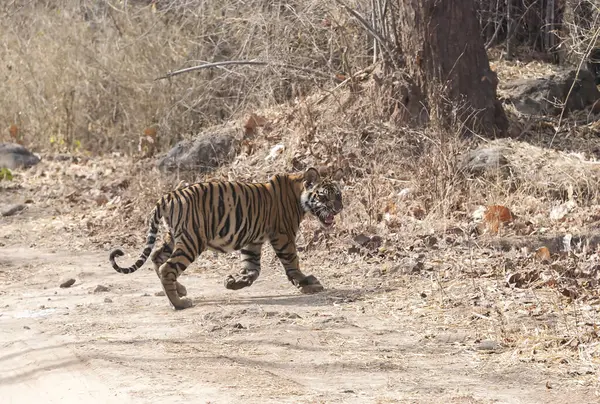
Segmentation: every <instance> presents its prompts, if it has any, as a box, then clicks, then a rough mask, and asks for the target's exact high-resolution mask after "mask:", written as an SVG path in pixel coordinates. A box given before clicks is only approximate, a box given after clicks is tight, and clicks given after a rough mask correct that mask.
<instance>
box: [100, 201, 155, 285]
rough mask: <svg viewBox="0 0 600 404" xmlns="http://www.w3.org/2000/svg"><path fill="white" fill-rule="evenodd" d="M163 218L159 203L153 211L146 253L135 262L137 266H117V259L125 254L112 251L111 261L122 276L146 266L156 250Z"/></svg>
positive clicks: (119, 250) (143, 252)
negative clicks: (155, 245) (151, 254)
mask: <svg viewBox="0 0 600 404" xmlns="http://www.w3.org/2000/svg"><path fill="white" fill-rule="evenodd" d="M161 217H162V212H161V203H157V204H156V206H155V207H154V209H153V210H152V213H151V216H150V220H149V229H148V235H147V238H146V247H145V248H144V251H142V254H141V255H140V257H139V258H138V260H137V261H136V262H135V264H133V265H132V266H130V267H125V268H124V267H120V266H119V264H117V263H116V262H115V258H116V257H122V256H123V255H125V254H124V253H123V250H121V249H119V248H117V249H115V250H112V251H111V253H110V257H109V259H110V263H111V265H112V267H113V268H114V270H115V271H117V272H119V273H122V274H130V273H132V272H135V271H137V270H138V269H140V268H141V267H142V265H144V263H145V262H146V260H147V259H148V257H149V256H150V253H151V252H152V249H153V248H154V244H155V243H156V235H157V234H158V226H159V222H160V218H161Z"/></svg>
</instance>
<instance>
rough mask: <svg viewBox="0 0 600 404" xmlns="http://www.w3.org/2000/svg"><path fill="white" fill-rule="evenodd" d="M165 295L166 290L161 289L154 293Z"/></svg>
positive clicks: (155, 294)
mask: <svg viewBox="0 0 600 404" xmlns="http://www.w3.org/2000/svg"><path fill="white" fill-rule="evenodd" d="M164 295H165V291H164V290H159V291H158V292H156V293H154V296H164Z"/></svg>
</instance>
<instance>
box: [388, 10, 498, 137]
mask: <svg viewBox="0 0 600 404" xmlns="http://www.w3.org/2000/svg"><path fill="white" fill-rule="evenodd" d="M397 1H398V12H399V13H398V14H399V15H398V19H397V24H398V26H399V27H398V28H399V30H398V31H399V32H400V37H401V43H402V48H403V51H404V56H405V58H404V59H405V63H406V68H407V69H408V72H409V74H410V75H411V77H412V78H413V80H414V81H415V84H416V85H417V86H418V87H419V89H420V92H421V94H417V97H420V98H421V100H420V102H423V103H424V105H425V107H426V108H427V109H428V112H429V117H430V119H431V120H432V121H434V122H437V123H440V124H442V125H443V126H445V127H449V126H452V125H460V126H462V125H464V128H466V129H468V130H472V131H475V132H476V133H481V132H484V133H485V134H487V135H492V134H498V133H499V132H500V133H501V132H504V131H505V130H506V129H507V127H508V120H507V118H506V115H505V114H504V110H503V109H502V105H501V104H500V102H499V101H498V99H497V96H496V87H497V86H498V78H497V76H496V74H495V73H494V72H493V71H492V70H491V69H490V65H489V60H488V58H487V54H486V52H485V48H484V46H485V45H484V41H483V38H482V37H481V33H480V25H479V20H478V19H477V15H476V10H475V4H474V1H473V0H397Z"/></svg>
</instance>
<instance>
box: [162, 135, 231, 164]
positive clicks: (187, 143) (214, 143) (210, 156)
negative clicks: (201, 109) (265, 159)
mask: <svg viewBox="0 0 600 404" xmlns="http://www.w3.org/2000/svg"><path fill="white" fill-rule="evenodd" d="M235 133H236V132H235V129H226V128H223V129H222V130H220V131H218V132H211V133H203V134H201V135H199V136H197V137H196V138H194V139H184V140H182V141H181V142H179V143H177V144H176V145H175V147H173V148H172V149H171V150H169V152H168V153H167V154H166V156H164V157H163V158H162V159H160V160H159V162H158V168H159V170H161V171H163V172H173V171H196V172H207V171H212V170H214V169H215V168H217V167H219V166H220V165H223V164H225V163H227V162H229V161H230V160H231V158H232V157H233V154H234V153H233V149H234V144H235V139H236V137H235Z"/></svg>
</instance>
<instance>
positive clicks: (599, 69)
mask: <svg viewBox="0 0 600 404" xmlns="http://www.w3.org/2000/svg"><path fill="white" fill-rule="evenodd" d="M586 66H587V68H588V70H589V71H590V72H591V73H592V75H593V76H594V79H595V83H596V85H598V84H600V48H594V49H592V51H591V52H590V57H589V59H588V60H587V61H586Z"/></svg>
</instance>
